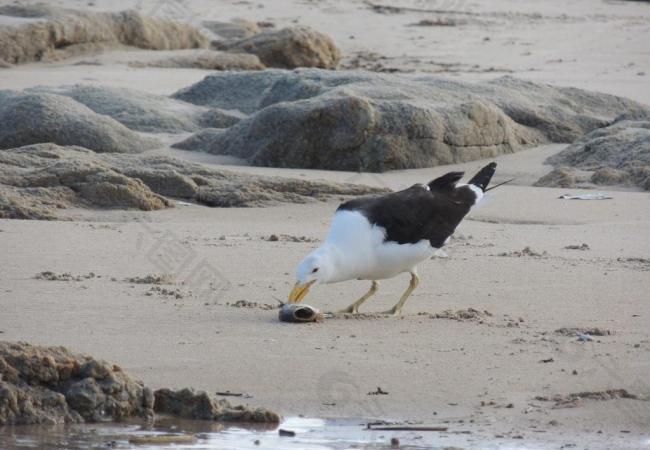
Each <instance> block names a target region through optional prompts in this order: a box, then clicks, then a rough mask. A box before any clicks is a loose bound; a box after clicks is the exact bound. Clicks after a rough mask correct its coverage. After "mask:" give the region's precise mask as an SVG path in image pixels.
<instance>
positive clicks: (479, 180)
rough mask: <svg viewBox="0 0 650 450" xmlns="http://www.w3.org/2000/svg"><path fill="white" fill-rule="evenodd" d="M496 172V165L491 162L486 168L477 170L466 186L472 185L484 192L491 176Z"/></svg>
mask: <svg viewBox="0 0 650 450" xmlns="http://www.w3.org/2000/svg"><path fill="white" fill-rule="evenodd" d="M496 170H497V163H495V162H491V163H490V164H488V165H487V166H485V167H483V168H482V169H481V170H479V171H478V173H477V174H476V175H474V176H473V177H472V179H471V180H469V182H468V184H473V185H474V186H478V187H480V188H481V190H482V191H483V192H485V190H486V189H487V187H488V184H490V180H491V179H492V175H494V172H495V171H496Z"/></svg>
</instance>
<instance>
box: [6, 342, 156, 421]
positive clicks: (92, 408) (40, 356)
mask: <svg viewBox="0 0 650 450" xmlns="http://www.w3.org/2000/svg"><path fill="white" fill-rule="evenodd" d="M128 417H145V418H151V417H153V395H152V393H151V391H150V390H149V389H148V388H146V387H144V386H143V385H142V384H141V383H138V382H136V381H134V380H133V379H132V378H131V377H129V376H128V375H127V374H126V373H124V372H123V371H122V370H121V369H120V368H119V367H117V366H115V365H113V364H109V363H107V362H105V361H101V360H96V359H94V358H92V357H90V356H87V355H78V354H73V353H71V352H70V351H68V350H67V349H65V348H64V347H38V346H32V345H30V344H26V343H9V342H0V425H23V424H40V423H49V424H54V423H66V422H67V423H79V422H97V421H106V420H113V421H115V420H123V419H126V418H128Z"/></svg>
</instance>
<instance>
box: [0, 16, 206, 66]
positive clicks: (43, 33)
mask: <svg viewBox="0 0 650 450" xmlns="http://www.w3.org/2000/svg"><path fill="white" fill-rule="evenodd" d="M0 15H11V16H18V17H29V18H38V19H42V20H39V21H34V22H33V23H26V24H23V25H20V26H0V59H3V60H5V61H6V62H8V63H12V64H17V63H25V62H30V61H40V60H48V59H50V60H51V59H60V58H65V57H68V56H72V55H75V54H80V53H85V52H88V51H96V50H98V49H105V48H114V47H116V46H119V45H127V46H133V47H139V48H145V49H151V50H174V49H182V48H205V47H207V46H208V45H209V39H208V38H207V36H205V35H203V34H202V33H201V31H200V30H198V29H197V28H195V27H193V26H191V25H188V24H183V23H178V22H173V21H169V20H158V19H154V18H151V17H145V16H142V15H140V14H139V13H137V12H135V11H121V12H115V13H108V12H99V13H95V12H87V11H75V10H69V9H62V8H57V7H53V6H48V5H44V4H37V5H25V6H23V5H5V6H3V7H0Z"/></svg>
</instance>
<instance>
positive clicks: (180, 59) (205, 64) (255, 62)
mask: <svg viewBox="0 0 650 450" xmlns="http://www.w3.org/2000/svg"><path fill="white" fill-rule="evenodd" d="M183 53H184V54H181V55H175V56H171V57H168V58H164V59H159V60H156V61H149V62H139V61H135V62H131V63H129V65H130V66H131V67H173V68H189V69H205V70H263V69H264V68H265V66H264V64H262V62H261V61H260V59H259V58H258V57H257V56H256V55H252V54H248V53H229V52H220V51H214V50H199V51H197V50H186V51H184V52H183Z"/></svg>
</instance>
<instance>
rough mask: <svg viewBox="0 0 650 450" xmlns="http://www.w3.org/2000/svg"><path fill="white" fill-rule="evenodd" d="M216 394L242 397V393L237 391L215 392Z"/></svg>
mask: <svg viewBox="0 0 650 450" xmlns="http://www.w3.org/2000/svg"><path fill="white" fill-rule="evenodd" d="M216 394H217V395H221V396H222V397H243V396H244V394H241V393H238V392H230V391H226V392H216Z"/></svg>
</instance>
